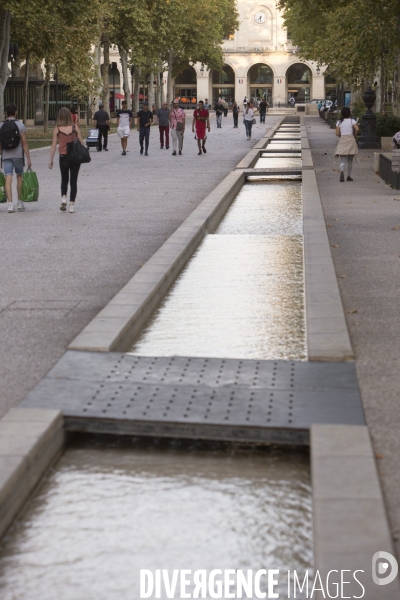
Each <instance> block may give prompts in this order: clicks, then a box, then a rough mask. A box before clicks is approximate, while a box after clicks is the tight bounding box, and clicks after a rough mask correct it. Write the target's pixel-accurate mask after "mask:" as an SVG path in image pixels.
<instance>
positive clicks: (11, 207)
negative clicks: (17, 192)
mask: <svg viewBox="0 0 400 600" xmlns="http://www.w3.org/2000/svg"><path fill="white" fill-rule="evenodd" d="M8 212H9V213H12V212H14V204H13V203H12V202H9V203H8Z"/></svg>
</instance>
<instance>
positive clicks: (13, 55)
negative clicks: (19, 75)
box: [8, 44, 19, 104]
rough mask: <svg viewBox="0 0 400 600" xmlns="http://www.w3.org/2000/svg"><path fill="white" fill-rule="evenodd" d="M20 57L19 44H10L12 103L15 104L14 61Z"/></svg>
mask: <svg viewBox="0 0 400 600" xmlns="http://www.w3.org/2000/svg"><path fill="white" fill-rule="evenodd" d="M18 56H19V47H18V44H10V45H9V47H8V61H9V62H11V102H12V103H13V104H15V89H14V60H16V59H17V58H18Z"/></svg>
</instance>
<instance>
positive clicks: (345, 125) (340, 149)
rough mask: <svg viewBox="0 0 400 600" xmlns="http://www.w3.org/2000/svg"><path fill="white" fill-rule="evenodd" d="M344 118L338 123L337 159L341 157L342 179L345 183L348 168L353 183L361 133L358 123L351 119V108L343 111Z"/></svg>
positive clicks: (349, 177)
mask: <svg viewBox="0 0 400 600" xmlns="http://www.w3.org/2000/svg"><path fill="white" fill-rule="evenodd" d="M341 115H342V118H341V119H339V121H338V122H337V123H336V135H337V136H338V137H339V142H338V145H337V146H336V152H335V159H336V158H337V157H339V163H340V179H339V181H342V182H343V181H344V171H345V169H346V166H347V181H353V180H352V178H351V171H352V168H353V158H354V156H356V155H357V154H358V146H357V141H356V137H355V136H356V135H357V134H358V132H359V127H358V125H357V121H356V120H355V119H352V118H351V112H350V108H349V107H348V106H344V107H343V108H342V110H341Z"/></svg>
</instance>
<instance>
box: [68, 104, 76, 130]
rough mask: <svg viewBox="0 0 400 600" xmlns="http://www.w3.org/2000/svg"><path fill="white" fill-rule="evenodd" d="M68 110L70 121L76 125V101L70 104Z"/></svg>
mask: <svg viewBox="0 0 400 600" xmlns="http://www.w3.org/2000/svg"><path fill="white" fill-rule="evenodd" d="M69 110H70V113H71V117H72V122H73V124H74V125H76V124H77V123H78V107H77V104H76V102H74V104H72V105H71V108H70V109H69Z"/></svg>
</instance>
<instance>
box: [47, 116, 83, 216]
mask: <svg viewBox="0 0 400 600" xmlns="http://www.w3.org/2000/svg"><path fill="white" fill-rule="evenodd" d="M76 139H78V140H79V142H80V143H81V144H82V145H83V140H82V134H81V131H80V129H79V125H78V124H76V125H74V124H73V122H72V115H71V113H70V111H69V110H68V108H61V110H60V111H59V113H58V116H57V123H56V126H55V127H54V131H53V142H52V144H51V149H50V162H49V169H52V168H53V158H54V154H55V151H56V148H57V142H58V153H59V155H60V171H61V206H60V210H61V211H63V212H65V211H66V210H67V192H68V183H69V184H70V196H69V212H70V213H73V212H75V199H76V194H77V191H78V175H79V169H80V167H81V165H80V164H77V163H76V162H71V161H70V160H69V158H68V155H67V153H68V146H67V144H68V143H69V142H74V141H75V140H76Z"/></svg>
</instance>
